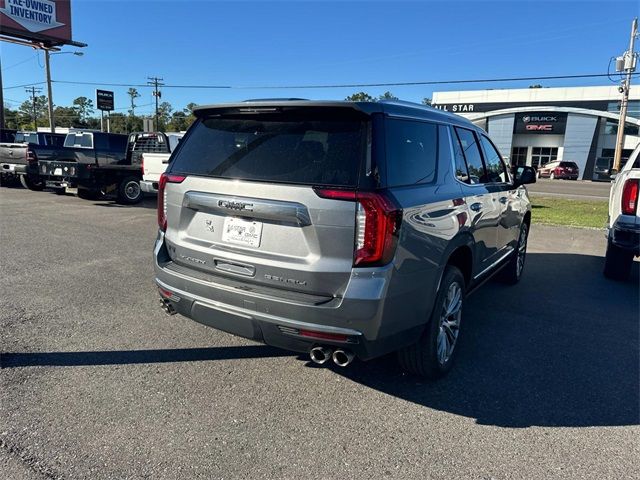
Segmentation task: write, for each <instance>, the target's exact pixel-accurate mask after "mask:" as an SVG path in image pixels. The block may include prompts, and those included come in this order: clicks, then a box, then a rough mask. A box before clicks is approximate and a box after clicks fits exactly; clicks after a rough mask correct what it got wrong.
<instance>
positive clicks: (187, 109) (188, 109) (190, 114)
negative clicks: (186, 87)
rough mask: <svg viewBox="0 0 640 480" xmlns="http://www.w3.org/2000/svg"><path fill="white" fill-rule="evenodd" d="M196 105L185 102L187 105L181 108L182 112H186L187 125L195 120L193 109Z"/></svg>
mask: <svg viewBox="0 0 640 480" xmlns="http://www.w3.org/2000/svg"><path fill="white" fill-rule="evenodd" d="M197 106H198V104H197V103H193V102H190V103H187V106H186V107H185V108H184V109H183V110H182V111H183V112H184V113H186V114H187V126H188V125H191V124H192V123H193V122H195V121H196V116H195V115H194V114H193V109H194V108H196V107H197Z"/></svg>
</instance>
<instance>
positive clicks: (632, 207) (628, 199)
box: [622, 178, 639, 215]
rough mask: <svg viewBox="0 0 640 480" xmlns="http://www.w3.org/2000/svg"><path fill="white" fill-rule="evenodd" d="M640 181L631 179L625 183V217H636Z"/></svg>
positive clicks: (623, 203) (623, 204)
mask: <svg viewBox="0 0 640 480" xmlns="http://www.w3.org/2000/svg"><path fill="white" fill-rule="evenodd" d="M638 183H639V180H638V179H637V178H631V179H629V180H627V181H626V182H624V187H622V213H623V214H625V215H635V214H636V211H637V210H638V190H639V188H638V187H639V185H638Z"/></svg>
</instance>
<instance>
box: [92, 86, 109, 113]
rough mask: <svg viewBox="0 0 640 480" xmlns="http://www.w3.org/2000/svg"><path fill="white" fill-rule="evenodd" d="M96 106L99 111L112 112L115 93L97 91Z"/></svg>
mask: <svg viewBox="0 0 640 480" xmlns="http://www.w3.org/2000/svg"><path fill="white" fill-rule="evenodd" d="M96 106H97V107H98V110H102V111H105V112H110V111H112V110H113V92H110V91H109V90H96Z"/></svg>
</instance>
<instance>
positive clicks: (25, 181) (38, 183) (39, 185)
mask: <svg viewBox="0 0 640 480" xmlns="http://www.w3.org/2000/svg"><path fill="white" fill-rule="evenodd" d="M20 183H21V184H22V186H23V187H24V188H28V189H29V190H33V191H34V192H39V191H41V190H44V182H43V181H42V180H33V178H31V177H30V176H29V175H20Z"/></svg>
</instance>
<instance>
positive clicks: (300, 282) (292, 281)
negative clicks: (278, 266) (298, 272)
mask: <svg viewBox="0 0 640 480" xmlns="http://www.w3.org/2000/svg"><path fill="white" fill-rule="evenodd" d="M264 278H266V279H267V280H273V281H274V282H281V283H290V284H292V285H300V286H301V287H304V286H306V285H307V281H306V280H304V281H303V280H296V279H295V278H284V277H278V276H277V275H269V274H268V273H265V275H264Z"/></svg>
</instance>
